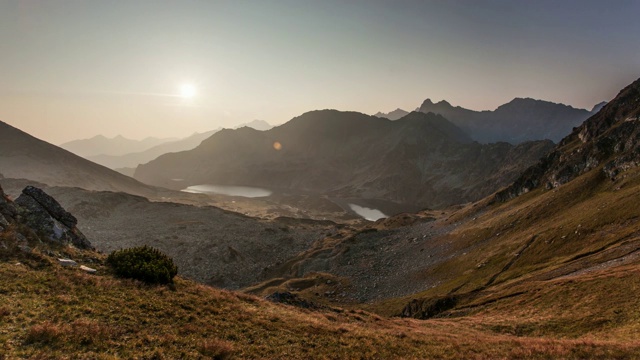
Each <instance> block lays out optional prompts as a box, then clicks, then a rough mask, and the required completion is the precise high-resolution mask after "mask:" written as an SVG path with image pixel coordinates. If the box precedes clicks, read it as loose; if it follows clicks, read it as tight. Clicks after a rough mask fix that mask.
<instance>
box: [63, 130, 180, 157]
mask: <svg viewBox="0 0 640 360" xmlns="http://www.w3.org/2000/svg"><path fill="white" fill-rule="evenodd" d="M175 140H176V139H175V138H164V139H158V138H154V137H148V138H146V139H143V140H131V139H127V138H125V137H122V136H121V135H118V136H116V137H113V138H107V137H105V136H103V135H97V136H94V137H92V138H90V139H83V140H73V141H69V142H66V143H64V144H62V145H60V147H61V148H63V149H65V150H69V151H71V152H72V153H74V154H76V155H79V156H82V157H84V158H87V157H89V156H95V155H102V154H104V155H113V156H117V155H124V154H128V153H132V152H140V151H144V150H147V149H149V148H152V147H154V146H157V145H160V144H163V143H166V142H169V141H175Z"/></svg>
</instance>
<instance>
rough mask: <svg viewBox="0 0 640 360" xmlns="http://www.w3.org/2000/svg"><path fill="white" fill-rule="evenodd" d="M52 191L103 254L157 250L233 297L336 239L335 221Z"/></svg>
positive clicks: (60, 189)
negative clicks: (328, 238)
mask: <svg viewBox="0 0 640 360" xmlns="http://www.w3.org/2000/svg"><path fill="white" fill-rule="evenodd" d="M0 182H2V183H4V184H5V185H6V186H5V188H6V189H7V192H10V193H13V192H14V191H13V189H12V188H13V187H15V186H20V188H22V186H23V185H22V184H23V183H24V182H22V181H16V180H12V179H4V180H0ZM30 189H33V187H27V189H25V190H24V191H23V192H22V194H21V195H20V197H19V198H18V199H17V200H16V203H17V204H20V203H24V204H26V205H28V206H30V204H31V203H32V201H31V199H30V198H26V196H27V195H26V194H32V195H33V194H34V193H36V191H35V190H30ZM45 190H46V191H47V193H49V194H51V195H52V196H53V197H55V198H56V199H57V200H58V201H60V203H61V204H63V205H64V207H65V208H66V209H69V211H70V212H71V213H73V214H74V216H75V217H71V218H70V219H68V220H65V218H61V219H62V220H64V221H65V223H67V224H72V223H73V222H74V221H75V218H76V217H77V219H78V220H79V221H78V225H77V227H78V228H79V230H81V231H82V233H84V234H86V236H87V237H88V238H89V239H91V244H93V246H95V248H96V249H97V250H99V251H103V252H107V253H108V252H111V251H114V250H118V249H121V248H128V247H134V246H141V245H149V246H153V247H155V248H158V249H160V250H162V251H163V252H165V253H166V254H168V255H170V256H172V257H173V258H174V260H175V262H176V264H177V265H178V267H179V269H180V274H182V276H185V277H189V278H191V279H194V280H197V281H200V282H202V283H207V284H210V285H216V286H220V287H224V288H229V289H235V288H240V287H245V286H248V285H251V284H253V283H256V282H259V281H262V280H264V276H265V275H264V269H265V268H268V267H271V266H274V265H276V264H279V263H282V262H285V261H286V260H288V259H289V258H290V257H293V256H294V255H295V254H297V253H299V252H301V251H304V250H305V249H307V247H308V246H309V244H310V243H311V242H313V241H314V240H315V239H318V238H320V237H321V236H322V235H324V234H326V233H332V232H335V231H336V230H335V227H336V226H337V225H336V224H335V223H333V222H330V221H313V220H296V219H290V218H281V219H276V220H273V221H267V220H258V219H255V218H251V217H248V216H244V215H241V214H238V213H234V212H230V211H225V210H222V209H219V208H216V207H212V206H190V205H182V204H175V203H167V202H151V201H149V200H147V199H145V198H143V197H139V196H133V195H128V194H125V193H112V192H96V191H86V190H82V189H78V188H66V187H46V188H45ZM23 197H25V199H24V200H23ZM30 197H31V196H30ZM35 197H36V198H39V196H35ZM34 213H37V211H34ZM62 220H57V222H56V224H58V222H62ZM39 222H41V221H39ZM58 225H60V224H58ZM60 226H61V225H60Z"/></svg>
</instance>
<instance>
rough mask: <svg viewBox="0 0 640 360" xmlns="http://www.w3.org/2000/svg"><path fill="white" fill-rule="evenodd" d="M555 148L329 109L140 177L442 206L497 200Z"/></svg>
mask: <svg viewBox="0 0 640 360" xmlns="http://www.w3.org/2000/svg"><path fill="white" fill-rule="evenodd" d="M276 142H277V143H278V144H279V145H280V146H276V147H274V144H275V143H276ZM552 145H553V144H552V143H551V142H549V141H539V142H531V143H526V144H522V145H520V146H513V145H510V144H507V143H499V144H490V145H481V144H478V143H476V142H473V141H472V140H471V139H470V138H469V136H468V135H467V134H466V133H465V132H463V131H462V130H461V129H460V128H458V127H457V126H455V125H454V124H453V123H451V122H449V121H447V120H446V119H445V118H444V117H442V116H439V115H434V114H424V113H419V112H413V113H410V114H409V115H407V116H405V117H403V118H402V119H399V120H397V121H390V120H388V119H382V118H378V117H375V116H369V115H364V114H361V113H356V112H340V111H336V110H322V111H312V112H308V113H305V114H303V115H301V116H299V117H296V118H294V119H292V120H291V121H289V122H287V123H286V124H284V125H281V126H278V127H276V128H273V129H271V130H269V131H264V132H260V131H256V130H254V129H250V128H241V129H237V130H222V131H220V132H218V133H216V134H214V135H213V136H211V137H210V138H209V139H207V140H205V141H203V142H202V144H200V146H198V147H196V148H195V149H193V150H190V151H185V152H180V153H172V154H165V155H163V156H161V157H159V158H158V159H156V160H154V161H151V162H150V163H148V164H145V165H140V166H138V168H137V169H136V172H135V177H136V179H138V180H140V181H143V182H145V183H148V184H153V185H160V186H165V187H170V188H174V189H181V188H184V187H187V186H190V185H199V184H217V185H245V186H258V187H267V188H272V189H287V190H294V191H309V192H313V193H320V194H330V195H333V196H336V197H344V198H349V197H352V198H356V197H357V198H369V199H384V200H389V201H395V202H399V203H406V204H408V203H411V204H419V205H421V206H434V207H439V206H446V205H450V204H455V203H461V202H466V201H470V200H474V199H478V198H480V197H482V196H486V195H488V194H491V193H492V192H494V191H496V190H497V189H498V188H500V187H501V186H505V185H507V184H508V183H509V182H510V181H512V180H513V179H514V178H515V177H516V176H517V175H518V174H519V173H520V172H521V171H522V170H523V169H525V168H526V167H527V166H529V165H531V164H533V163H535V161H537V159H538V158H540V157H541V156H542V155H544V154H545V153H546V152H547V150H549V149H550V148H551V147H552ZM277 147H279V148H280V150H277V149H276V148H277ZM174 179H182V180H181V181H175V180H174Z"/></svg>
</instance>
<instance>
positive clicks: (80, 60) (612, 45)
mask: <svg viewBox="0 0 640 360" xmlns="http://www.w3.org/2000/svg"><path fill="white" fill-rule="evenodd" d="M638 14H640V0H607V1H605V0H600V1H592V0H576V1H562V0H550V1H547V0H529V1H518V0H503V1H498V0H492V1H481V0H465V1H462V0H461V1H456V0H446V1H445V0H442V1H435V0H434V1H426V0H423V1H417V0H415V1H401V0H395V1H382V0H363V1H356V0H342V1H334V0H290V1H289V0H282V1H269V0H256V1H243V0H233V1H214V0H208V1H205V0H203V1H185V0H180V1H160V0H152V1H134V0H130V1H129V0H127V1H123V0H114V1H108V0H96V1H88V0H84V1H56V0H33V1H17V0H0V120H3V121H5V122H8V123H10V124H12V125H14V126H16V127H19V128H21V129H23V130H25V131H27V132H29V133H31V134H33V135H35V136H37V137H40V138H42V139H45V140H47V141H50V142H53V143H56V144H58V143H61V142H64V141H67V140H72V139H77V138H86V137H91V136H93V135H96V134H100V133H102V134H105V135H107V136H114V135H116V134H122V135H124V136H126V137H131V138H143V137H146V136H158V137H171V136H186V135H189V134H191V133H193V132H195V131H206V130H211V129H215V128H217V127H219V126H233V125H235V124H238V123H242V122H248V121H251V120H253V119H262V120H266V121H268V122H270V123H272V124H279V123H283V122H285V121H287V120H289V119H290V118H292V117H294V116H297V115H299V114H301V113H303V112H305V111H309V110H313V109H324V108H335V109H340V110H355V111H361V112H365V113H370V114H372V113H375V112H377V111H380V110H382V111H390V110H393V109H395V108H397V107H401V108H404V109H406V110H412V109H415V108H416V107H418V106H419V105H420V104H421V103H422V101H423V100H424V99H426V98H431V99H432V100H434V101H437V100H442V99H446V100H448V101H449V102H451V103H452V104H454V105H460V106H463V107H467V108H472V109H477V110H484V109H495V108H496V107H497V106H498V105H500V104H502V103H505V102H508V101H510V100H511V99H512V98H514V97H533V98H538V99H545V100H550V101H554V102H563V103H566V104H569V105H573V106H575V107H582V108H591V106H592V105H594V104H595V103H597V102H599V101H601V100H609V99H611V98H612V97H613V96H615V94H616V93H617V91H618V90H620V89H621V88H622V87H623V86H625V85H627V84H629V83H631V82H632V81H633V80H635V79H637V78H638V77H640V36H639V34H640V20H638ZM183 84H193V85H194V86H195V87H196V89H197V94H196V96H195V97H193V98H192V99H184V98H181V97H179V96H176V95H177V94H179V91H180V90H179V89H180V86H181V85H183Z"/></svg>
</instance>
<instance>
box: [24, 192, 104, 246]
mask: <svg viewBox="0 0 640 360" xmlns="http://www.w3.org/2000/svg"><path fill="white" fill-rule="evenodd" d="M15 204H16V205H18V208H19V214H20V218H19V219H20V222H21V223H23V224H25V225H27V226H28V227H30V228H31V229H32V230H33V231H35V232H36V234H38V235H40V236H44V237H46V238H48V239H49V240H50V241H54V242H58V243H61V244H69V243H71V244H73V245H74V246H76V247H77V248H80V249H93V246H91V243H90V242H89V240H87V238H86V237H85V236H84V235H83V234H82V233H81V232H80V230H78V228H76V224H77V223H78V221H77V220H76V218H75V217H74V216H73V215H71V214H70V213H68V212H67V211H66V210H64V208H63V207H62V206H61V205H60V204H59V203H58V202H57V201H56V200H55V199H54V198H52V197H51V196H49V195H47V194H46V193H45V192H44V191H42V190H41V189H38V188H35V187H33V186H27V187H26V188H25V189H24V190H22V194H21V195H20V196H19V197H18V199H16V201H15Z"/></svg>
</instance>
